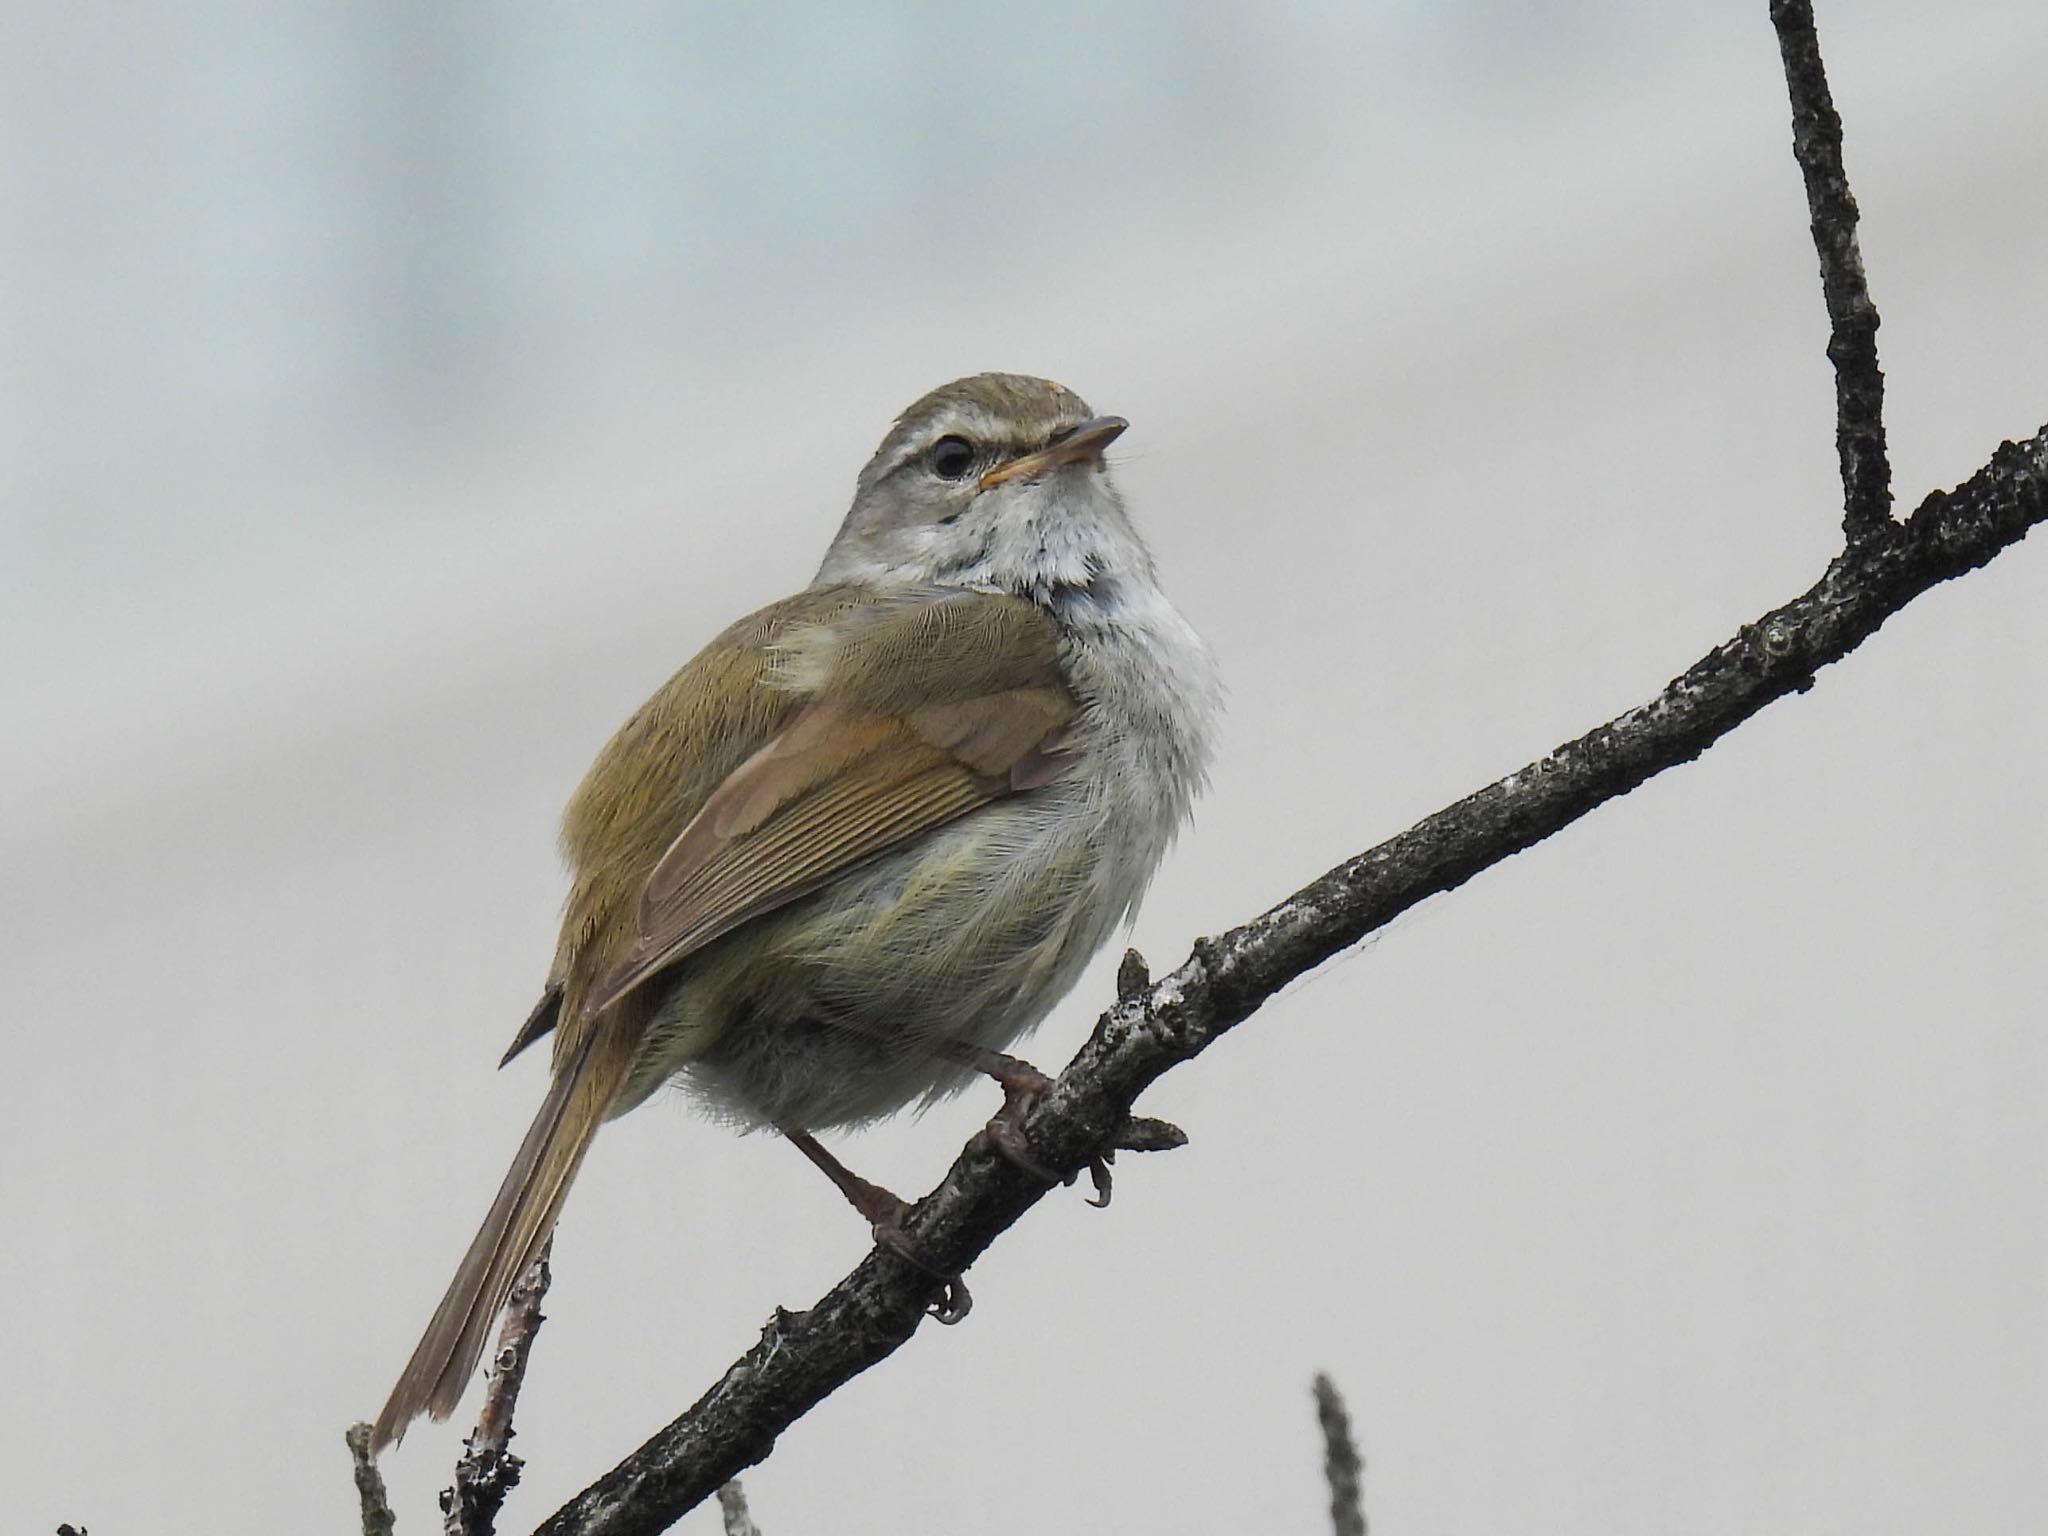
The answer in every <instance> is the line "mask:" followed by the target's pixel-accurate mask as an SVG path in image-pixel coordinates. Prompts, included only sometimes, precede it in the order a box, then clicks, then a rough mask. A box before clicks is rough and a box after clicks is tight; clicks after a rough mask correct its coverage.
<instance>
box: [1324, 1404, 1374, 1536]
mask: <svg viewBox="0 0 2048 1536" xmlns="http://www.w3.org/2000/svg"><path fill="white" fill-rule="evenodd" d="M1315 1394H1316V1422H1317V1423H1319V1424H1321V1425H1322V1426H1323V1476H1324V1477H1325V1478H1327V1479H1328V1480H1329V1484H1330V1528H1331V1529H1332V1530H1333V1531H1335V1532H1336V1536H1365V1502H1364V1500H1363V1498H1362V1497H1361V1496H1360V1493H1359V1479H1360V1474H1361V1473H1363V1472H1364V1470H1365V1463H1364V1462H1363V1461H1361V1460H1360V1459H1359V1455H1358V1446H1357V1444H1356V1443H1355V1442H1354V1441H1353V1440H1352V1438H1351V1416H1350V1415H1349V1414H1347V1413H1346V1412H1345V1411H1344V1399H1343V1398H1342V1397H1340V1396H1338V1394H1337V1384H1336V1383H1335V1382H1334V1381H1332V1380H1330V1378H1329V1377H1328V1376H1326V1375H1324V1374H1323V1372H1321V1371H1317V1372H1316V1380H1315Z"/></svg>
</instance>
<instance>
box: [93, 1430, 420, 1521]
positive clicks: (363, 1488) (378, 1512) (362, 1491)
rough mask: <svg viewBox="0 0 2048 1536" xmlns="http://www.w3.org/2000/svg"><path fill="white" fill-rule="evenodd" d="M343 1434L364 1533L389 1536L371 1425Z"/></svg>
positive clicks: (388, 1507) (388, 1518) (388, 1512)
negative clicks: (353, 1467) (359, 1505)
mask: <svg viewBox="0 0 2048 1536" xmlns="http://www.w3.org/2000/svg"><path fill="white" fill-rule="evenodd" d="M343 1438H344V1439H346V1440H347V1441H348V1454H349V1460H351V1461H352V1462H354V1463H355V1469H356V1499H357V1500H358V1502H360V1503H361V1505H362V1507H363V1536H391V1533H392V1532H393V1531H394V1530H396V1529H397V1528H398V1517H397V1516H396V1515H394V1514H392V1513H391V1500H390V1498H389V1496H387V1495H386V1494H385V1492H384V1474H383V1473H382V1472H379V1471H378V1470H377V1458H376V1457H375V1456H373V1455H372V1454H371V1453H370V1426H369V1425H367V1424H351V1425H349V1427H348V1434H347V1435H346V1436H344V1437H343ZM59 1536H62V1533H61V1532H60V1533H59ZM80 1536H84V1533H83V1532H81V1533H80Z"/></svg>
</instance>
